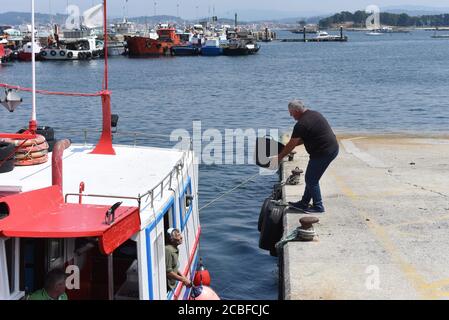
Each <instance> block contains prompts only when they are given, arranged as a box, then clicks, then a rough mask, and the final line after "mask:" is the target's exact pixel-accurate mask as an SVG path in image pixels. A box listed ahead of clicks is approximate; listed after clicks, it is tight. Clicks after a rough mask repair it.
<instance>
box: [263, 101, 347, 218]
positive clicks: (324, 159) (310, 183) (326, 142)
mask: <svg viewBox="0 0 449 320" xmlns="http://www.w3.org/2000/svg"><path fill="white" fill-rule="evenodd" d="M288 110H289V113H290V116H291V117H293V118H294V119H295V120H296V121H297V123H296V125H295V127H294V129H293V133H292V136H291V139H290V141H289V142H288V143H287V145H286V146H285V148H284V149H283V150H282V152H281V153H280V154H279V155H278V156H277V157H274V158H273V159H272V160H271V162H270V167H271V168H272V169H274V168H277V166H278V164H279V163H280V161H282V159H283V158H284V157H285V156H287V155H288V154H290V152H291V151H292V150H293V149H294V148H295V147H296V146H299V145H302V144H304V146H305V148H306V151H307V152H308V153H309V163H308V165H307V169H306V175H305V183H306V185H305V190H304V194H303V196H302V198H301V200H300V201H298V202H289V205H290V207H292V208H294V209H298V210H299V211H302V212H304V213H322V212H324V211H325V209H324V205H323V200H322V198H321V190H320V184H319V182H320V179H321V177H322V176H323V174H324V172H325V171H326V169H327V167H328V166H329V165H330V164H331V162H332V161H333V160H334V159H335V158H336V157H337V155H338V151H339V146H338V142H337V138H336V137H335V134H334V132H333V131H332V129H331V127H330V125H329V123H328V122H327V120H326V119H325V118H324V116H323V115H322V114H321V113H319V112H317V111H313V110H310V109H308V108H306V106H305V105H304V103H303V102H302V101H301V100H292V101H290V103H289V104H288ZM312 200H313V204H312V205H310V202H311V201H312Z"/></svg>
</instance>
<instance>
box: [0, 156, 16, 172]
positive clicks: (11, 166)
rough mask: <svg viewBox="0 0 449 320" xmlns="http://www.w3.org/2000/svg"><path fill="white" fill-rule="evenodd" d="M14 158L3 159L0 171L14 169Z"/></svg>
mask: <svg viewBox="0 0 449 320" xmlns="http://www.w3.org/2000/svg"><path fill="white" fill-rule="evenodd" d="M14 161H15V160H14V158H12V159H9V160H8V161H5V162H4V163H3V164H2V165H1V167H0V173H5V172H10V171H13V170H14V167H15V165H14Z"/></svg>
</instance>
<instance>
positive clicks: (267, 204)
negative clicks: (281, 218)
mask: <svg viewBox="0 0 449 320" xmlns="http://www.w3.org/2000/svg"><path fill="white" fill-rule="evenodd" d="M272 200H273V198H272V197H268V198H266V199H265V201H264V202H263V204H262V208H260V214H259V221H258V222H257V230H259V232H260V231H262V224H263V221H264V220H265V217H266V216H267V215H268V214H269V212H270V211H271V209H272V208H273V202H272Z"/></svg>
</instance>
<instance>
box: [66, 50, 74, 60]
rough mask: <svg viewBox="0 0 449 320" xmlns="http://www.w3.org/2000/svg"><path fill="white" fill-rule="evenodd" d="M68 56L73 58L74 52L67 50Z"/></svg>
mask: <svg viewBox="0 0 449 320" xmlns="http://www.w3.org/2000/svg"><path fill="white" fill-rule="evenodd" d="M67 58H69V59H72V58H73V52H71V51H69V52H67Z"/></svg>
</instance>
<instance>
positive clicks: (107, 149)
mask: <svg viewBox="0 0 449 320" xmlns="http://www.w3.org/2000/svg"><path fill="white" fill-rule="evenodd" d="M103 34H104V45H103V50H104V79H103V91H102V94H101V106H102V111H103V130H102V132H101V136H100V140H99V141H98V143H97V145H96V147H95V149H94V150H93V151H92V152H91V153H92V154H108V155H115V151H114V148H113V147H112V129H111V92H110V91H109V83H108V26H107V0H103Z"/></svg>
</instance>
